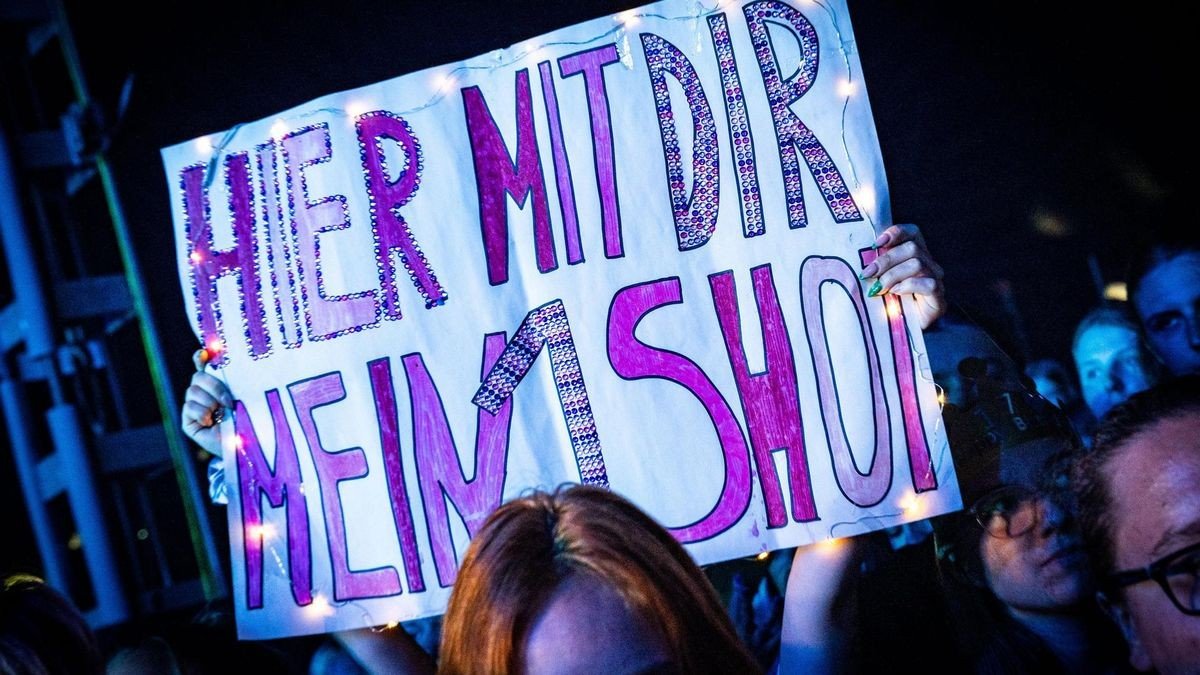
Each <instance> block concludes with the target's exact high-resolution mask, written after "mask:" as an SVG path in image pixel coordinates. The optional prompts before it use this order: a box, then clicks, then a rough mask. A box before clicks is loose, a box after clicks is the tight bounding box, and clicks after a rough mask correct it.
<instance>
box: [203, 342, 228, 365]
mask: <svg viewBox="0 0 1200 675" xmlns="http://www.w3.org/2000/svg"><path fill="white" fill-rule="evenodd" d="M204 348H205V349H206V350H208V360H209V361H212V360H213V359H215V358H216V357H217V356H219V355H220V354H221V352H223V351H225V341H224V340H222V339H221V338H213V339H211V340H209V341H208V344H206V345H204Z"/></svg>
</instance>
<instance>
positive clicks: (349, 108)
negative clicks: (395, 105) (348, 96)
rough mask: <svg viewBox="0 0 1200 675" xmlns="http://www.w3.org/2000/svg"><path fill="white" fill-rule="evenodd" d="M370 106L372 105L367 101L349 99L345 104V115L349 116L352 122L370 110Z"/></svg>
mask: <svg viewBox="0 0 1200 675" xmlns="http://www.w3.org/2000/svg"><path fill="white" fill-rule="evenodd" d="M371 107H372V106H371V105H370V103H368V102H367V101H363V100H355V101H350V102H349V103H347V104H346V115H348V116H349V117H350V121H351V122H353V121H354V119H355V118H357V117H358V116H359V115H361V114H363V113H365V112H367V111H368V110H370V109H371Z"/></svg>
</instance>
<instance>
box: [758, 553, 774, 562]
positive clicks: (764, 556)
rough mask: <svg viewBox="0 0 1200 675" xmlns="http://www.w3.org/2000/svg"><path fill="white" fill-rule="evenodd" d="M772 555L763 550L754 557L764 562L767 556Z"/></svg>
mask: <svg viewBox="0 0 1200 675" xmlns="http://www.w3.org/2000/svg"><path fill="white" fill-rule="evenodd" d="M770 555H771V554H770V553H768V552H766V551H763V552H762V553H759V554H758V555H756V556H754V559H755V560H757V561H759V562H762V561H763V560H766V559H767V557H768V556H770Z"/></svg>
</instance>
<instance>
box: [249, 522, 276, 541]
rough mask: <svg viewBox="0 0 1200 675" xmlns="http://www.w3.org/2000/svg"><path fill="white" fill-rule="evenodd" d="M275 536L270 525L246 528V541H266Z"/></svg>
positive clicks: (261, 524)
mask: <svg viewBox="0 0 1200 675" xmlns="http://www.w3.org/2000/svg"><path fill="white" fill-rule="evenodd" d="M274 536H275V526H274V525H272V524H270V523H259V524H257V525H250V526H247V527H246V538H247V539H262V540H264V541H266V540H267V539H270V538H271V537H274Z"/></svg>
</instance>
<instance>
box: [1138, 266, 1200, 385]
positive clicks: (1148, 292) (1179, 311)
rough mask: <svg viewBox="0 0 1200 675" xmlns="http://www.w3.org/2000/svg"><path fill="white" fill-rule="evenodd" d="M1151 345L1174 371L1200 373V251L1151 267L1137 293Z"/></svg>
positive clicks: (1140, 314)
mask: <svg viewBox="0 0 1200 675" xmlns="http://www.w3.org/2000/svg"><path fill="white" fill-rule="evenodd" d="M1133 301H1134V306H1135V307H1136V308H1137V313H1138V318H1139V319H1140V320H1141V322H1142V327H1143V328H1144V329H1145V331H1146V340H1147V342H1149V343H1150V348H1151V349H1153V350H1154V353H1155V354H1157V355H1158V358H1159V359H1160V360H1161V361H1162V362H1163V364H1164V365H1165V366H1166V367H1167V370H1169V371H1170V372H1171V374H1172V375H1176V376H1179V375H1186V374H1188V373H1200V253H1197V252H1187V253H1182V254H1180V255H1177V256H1175V257H1174V258H1171V259H1169V260H1167V261H1165V262H1162V263H1160V264H1158V265H1157V266H1156V267H1153V268H1151V269H1150V271H1149V272H1147V273H1146V275H1145V276H1143V277H1142V280H1141V284H1140V285H1139V286H1138V288H1137V291H1136V292H1135V294H1134V298H1133Z"/></svg>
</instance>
